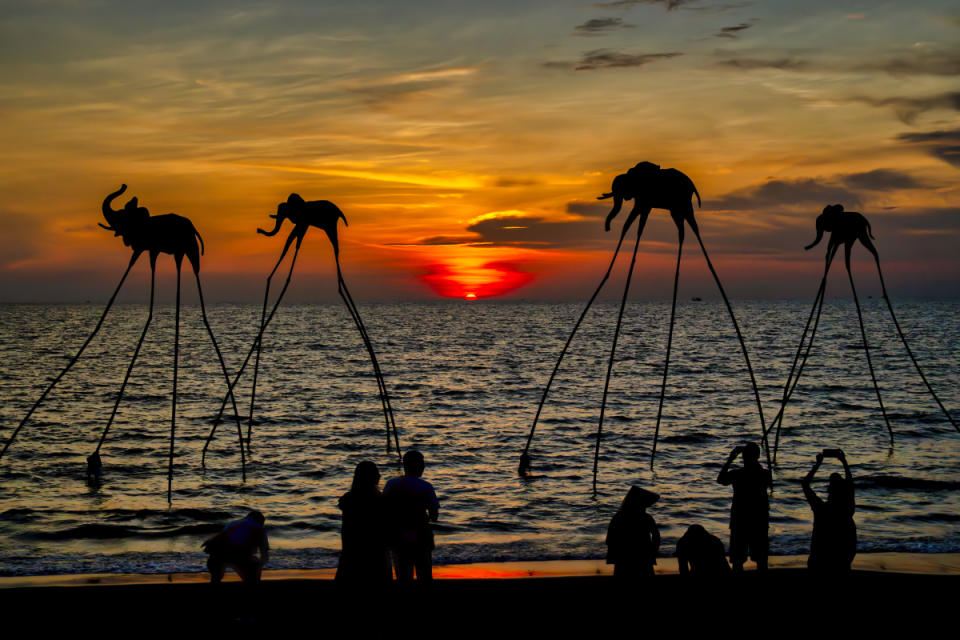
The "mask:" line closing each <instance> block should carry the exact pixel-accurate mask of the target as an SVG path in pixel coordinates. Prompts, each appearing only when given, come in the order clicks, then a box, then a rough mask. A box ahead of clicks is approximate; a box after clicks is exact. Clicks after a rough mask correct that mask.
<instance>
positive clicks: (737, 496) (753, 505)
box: [717, 442, 773, 573]
mask: <svg viewBox="0 0 960 640" xmlns="http://www.w3.org/2000/svg"><path fill="white" fill-rule="evenodd" d="M738 455H742V456H743V466H742V467H740V468H739V469H730V465H731V464H732V463H733V461H734V460H735V459H736V457H737V456H738ZM717 482H719V483H720V484H722V485H724V486H729V485H733V502H732V504H731V505H730V564H731V566H732V567H733V571H734V573H740V572H741V571H743V563H744V562H746V561H747V555H748V554H749V556H750V559H751V560H753V561H754V562H756V563H757V569H758V570H759V571H765V570H766V568H767V556H768V554H769V544H768V539H767V528H768V526H769V521H770V506H769V503H768V501H767V489H769V488H771V487H772V486H773V478H772V476H771V475H770V470H769V469H764V468H763V466H762V465H761V464H760V447H759V446H757V444H756V443H755V442H751V443H749V444H746V445H742V446H738V447H734V448H733V451H731V452H730V456H729V457H728V458H727V461H726V462H725V463H724V465H723V468H722V469H720V475H718V476H717Z"/></svg>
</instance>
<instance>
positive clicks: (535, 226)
mask: <svg viewBox="0 0 960 640" xmlns="http://www.w3.org/2000/svg"><path fill="white" fill-rule="evenodd" d="M467 231H472V232H473V233H476V234H478V235H479V239H478V241H479V242H483V243H489V245H490V246H496V247H524V248H528V249H552V248H557V247H574V246H583V245H584V244H590V243H591V240H599V239H600V238H601V237H602V235H603V233H604V232H603V225H600V224H598V223H597V222H596V221H595V220H571V221H551V220H544V219H543V218H533V217H531V218H527V217H521V216H507V217H503V218H491V219H489V220H481V221H480V222H477V223H475V224H472V225H470V226H469V227H467Z"/></svg>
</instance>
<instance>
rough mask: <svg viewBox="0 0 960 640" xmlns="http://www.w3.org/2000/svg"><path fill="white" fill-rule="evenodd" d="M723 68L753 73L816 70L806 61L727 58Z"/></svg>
mask: <svg viewBox="0 0 960 640" xmlns="http://www.w3.org/2000/svg"><path fill="white" fill-rule="evenodd" d="M718 64H719V65H720V66H721V67H731V68H733V69H742V70H744V71H752V70H754V69H780V70H784V71H808V70H810V69H813V68H815V67H814V65H812V64H811V63H809V62H807V61H806V60H800V59H798V58H773V59H761V58H727V59H726V60H721V61H720V62H719V63H718Z"/></svg>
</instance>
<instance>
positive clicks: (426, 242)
mask: <svg viewBox="0 0 960 640" xmlns="http://www.w3.org/2000/svg"><path fill="white" fill-rule="evenodd" d="M476 241H477V237H476V236H430V237H428V238H418V239H416V240H413V241H411V242H391V243H389V245H390V246H399V247H402V246H412V245H416V246H431V247H432V246H439V245H447V244H471V243H473V242H476Z"/></svg>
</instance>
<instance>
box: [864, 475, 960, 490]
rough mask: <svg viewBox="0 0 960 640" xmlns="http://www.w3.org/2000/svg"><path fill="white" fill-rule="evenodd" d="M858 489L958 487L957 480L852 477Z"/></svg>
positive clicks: (942, 488) (945, 488)
mask: <svg viewBox="0 0 960 640" xmlns="http://www.w3.org/2000/svg"><path fill="white" fill-rule="evenodd" d="M854 486H856V487H857V488H858V489H868V488H869V489H899V490H909V489H916V490H920V491H956V490H958V489H960V481H957V480H931V479H926V478H909V477H903V476H865V477H856V478H854Z"/></svg>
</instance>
